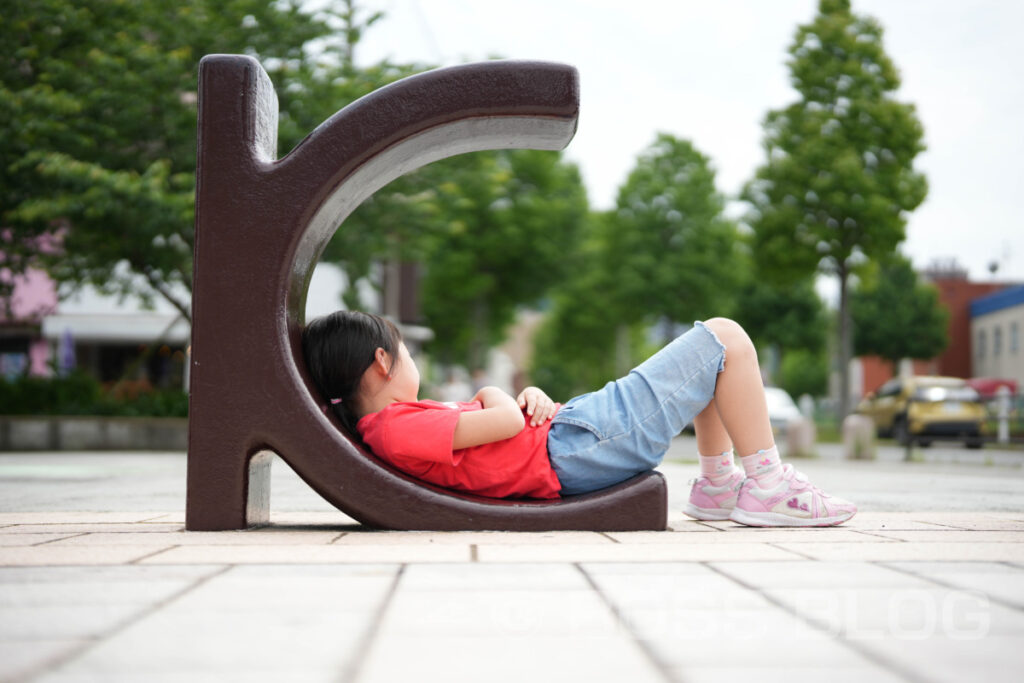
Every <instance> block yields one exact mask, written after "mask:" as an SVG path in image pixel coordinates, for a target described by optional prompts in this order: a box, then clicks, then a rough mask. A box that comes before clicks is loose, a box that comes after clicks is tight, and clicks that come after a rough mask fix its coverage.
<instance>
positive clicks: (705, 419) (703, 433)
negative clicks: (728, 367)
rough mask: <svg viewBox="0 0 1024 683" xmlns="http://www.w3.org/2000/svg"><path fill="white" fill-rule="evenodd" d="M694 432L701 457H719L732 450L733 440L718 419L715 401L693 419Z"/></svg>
mask: <svg viewBox="0 0 1024 683" xmlns="http://www.w3.org/2000/svg"><path fill="white" fill-rule="evenodd" d="M719 381H721V379H719ZM693 431H694V432H695V433H696V435H697V452H698V453H700V454H701V455H718V454H719V453H724V452H726V451H731V450H732V439H730V438H729V432H727V431H725V425H723V424H722V420H721V418H719V417H718V408H717V407H715V401H714V399H712V401H711V403H709V404H708V407H707V408H705V409H704V410H702V411H701V412H700V414H699V415H697V417H695V418H693Z"/></svg>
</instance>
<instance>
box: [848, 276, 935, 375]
mask: <svg viewBox="0 0 1024 683" xmlns="http://www.w3.org/2000/svg"><path fill="white" fill-rule="evenodd" d="M850 309H851V313H852V315H853V321H854V329H855V330H856V334H855V335H854V350H855V351H856V353H857V355H859V356H860V355H876V356H881V357H882V358H885V359H886V360H889V361H890V362H891V363H893V365H894V366H895V365H896V364H897V363H898V362H899V361H900V360H901V359H903V358H917V359H926V358H934V357H935V356H937V355H939V354H940V353H942V352H943V351H944V350H945V348H946V345H947V344H948V343H949V337H948V333H947V326H948V323H949V312H948V311H947V310H946V309H945V308H944V307H943V306H942V304H941V303H940V302H939V293H938V290H937V289H936V288H935V286H934V285H930V284H927V283H924V282H921V280H920V279H919V278H918V276H917V273H915V272H914V269H913V267H912V266H911V264H910V262H909V261H907V260H906V259H905V258H902V257H897V258H892V259H889V260H888V261H887V262H885V263H884V264H882V265H881V267H880V268H879V269H878V273H877V276H876V277H874V278H872V279H871V280H869V281H868V282H867V283H865V284H863V285H862V286H861V287H859V288H857V289H856V290H854V291H853V293H852V295H851V297H850Z"/></svg>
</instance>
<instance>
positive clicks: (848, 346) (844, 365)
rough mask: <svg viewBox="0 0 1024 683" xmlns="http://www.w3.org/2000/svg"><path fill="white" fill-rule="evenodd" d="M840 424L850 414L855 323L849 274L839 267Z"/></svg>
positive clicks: (844, 266) (844, 268) (843, 267)
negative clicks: (851, 307)
mask: <svg viewBox="0 0 1024 683" xmlns="http://www.w3.org/2000/svg"><path fill="white" fill-rule="evenodd" d="M837 275H838V276H839V411H838V412H839V415H838V417H839V422H840V423H842V421H843V420H844V419H846V416H847V415H848V414H849V413H850V360H851V358H852V356H853V321H852V320H851V316H850V305H849V300H848V299H849V287H848V285H849V277H850V275H849V272H848V270H847V268H846V265H845V264H844V265H842V266H840V267H839V270H838V272H837Z"/></svg>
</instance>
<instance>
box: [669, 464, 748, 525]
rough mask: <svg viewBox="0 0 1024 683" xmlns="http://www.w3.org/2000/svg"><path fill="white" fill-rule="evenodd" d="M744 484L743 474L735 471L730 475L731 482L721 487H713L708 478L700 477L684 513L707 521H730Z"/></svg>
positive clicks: (691, 490) (694, 485)
mask: <svg viewBox="0 0 1024 683" xmlns="http://www.w3.org/2000/svg"><path fill="white" fill-rule="evenodd" d="M742 483H743V472H741V471H740V470H735V471H733V473H732V474H731V475H729V481H727V482H725V483H724V484H722V485H721V486H712V485H711V480H709V479H708V478H707V477H698V478H697V479H696V480H695V481H694V482H693V488H691V489H690V500H689V502H687V503H686V507H684V508H683V512H684V513H686V514H688V515H689V516H690V517H693V518H694V519H703V520H707V521H712V520H718V521H721V520H724V519H729V514H730V513H731V512H732V509H733V506H735V505H736V496H737V494H738V493H739V489H740V484H742Z"/></svg>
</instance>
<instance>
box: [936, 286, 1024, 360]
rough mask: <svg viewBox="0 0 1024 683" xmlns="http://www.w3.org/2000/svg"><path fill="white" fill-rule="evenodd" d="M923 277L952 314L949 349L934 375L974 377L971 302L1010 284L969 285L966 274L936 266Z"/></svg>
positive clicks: (943, 355) (943, 354)
mask: <svg viewBox="0 0 1024 683" xmlns="http://www.w3.org/2000/svg"><path fill="white" fill-rule="evenodd" d="M922 275H923V276H924V277H925V278H926V279H928V280H930V281H931V282H932V283H933V284H934V285H935V286H936V287H937V288H938V290H939V301H940V302H941V303H942V305H943V306H945V307H946V309H947V310H948V311H949V346H947V347H946V350H945V352H943V353H942V355H940V356H939V357H938V358H936V359H935V360H936V361H937V363H936V367H935V372H936V373H937V374H939V375H946V376H949V377H963V378H965V379H966V378H968V377H970V376H971V302H972V301H974V300H975V299H978V298H980V297H983V296H985V295H986V294H991V293H992V292H997V291H999V290H1001V289H1005V288H1006V287H1009V286H1010V285H1011V284H1013V283H1009V282H970V281H968V280H967V273H966V271H963V270H960V269H957V268H949V269H941V268H936V267H933V268H931V269H929V270H926V271H925V272H924V273H922Z"/></svg>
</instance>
